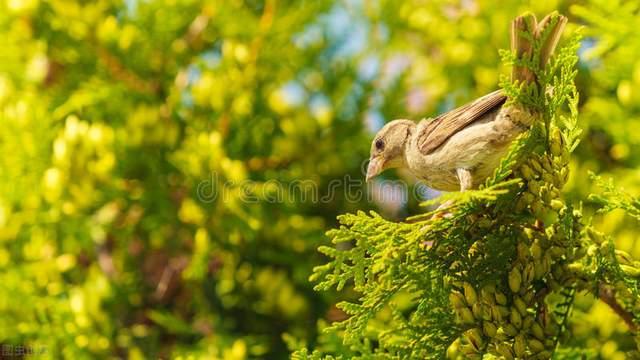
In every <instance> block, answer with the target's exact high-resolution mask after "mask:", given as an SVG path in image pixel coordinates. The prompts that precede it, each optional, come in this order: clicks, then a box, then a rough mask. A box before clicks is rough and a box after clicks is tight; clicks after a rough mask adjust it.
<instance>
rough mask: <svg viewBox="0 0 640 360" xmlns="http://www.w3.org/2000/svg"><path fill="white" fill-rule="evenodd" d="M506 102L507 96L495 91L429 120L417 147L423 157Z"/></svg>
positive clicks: (420, 135)
mask: <svg viewBox="0 0 640 360" xmlns="http://www.w3.org/2000/svg"><path fill="white" fill-rule="evenodd" d="M506 100H507V96H506V95H505V94H504V93H503V92H502V90H496V91H494V92H492V93H490V94H487V95H485V96H483V97H481V98H479V99H477V100H475V101H473V102H471V103H469V104H466V105H463V106H460V107H459V108H457V109H454V110H451V111H449V112H447V113H444V114H442V115H440V116H438V117H437V118H435V119H433V120H431V121H430V122H429V123H428V124H427V125H426V126H425V128H424V131H423V132H422V133H421V134H419V136H418V139H417V142H418V144H417V145H418V148H419V149H420V152H421V153H423V154H424V155H428V154H430V153H432V152H433V151H435V150H436V149H437V148H439V147H440V146H441V145H442V144H444V142H445V141H447V139H449V138H450V137H451V136H453V135H454V134H456V133H457V132H458V131H460V130H461V129H463V128H465V127H466V126H467V125H469V124H471V123H473V122H474V121H476V120H478V119H479V118H481V117H482V116H483V115H485V114H486V113H488V112H490V111H492V110H494V109H496V108H497V107H500V106H502V104H504V102H505V101H506Z"/></svg>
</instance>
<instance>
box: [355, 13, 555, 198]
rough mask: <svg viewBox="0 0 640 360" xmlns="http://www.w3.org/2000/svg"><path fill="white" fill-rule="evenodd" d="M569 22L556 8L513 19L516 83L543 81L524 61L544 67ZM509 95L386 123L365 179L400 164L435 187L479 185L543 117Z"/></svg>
mask: <svg viewBox="0 0 640 360" xmlns="http://www.w3.org/2000/svg"><path fill="white" fill-rule="evenodd" d="M566 23H567V18H566V17H564V16H562V15H560V14H558V13H557V12H553V13H551V14H549V15H547V16H546V17H544V18H543V19H542V20H541V21H540V22H537V20H536V18H535V15H533V14H531V13H528V14H524V15H521V16H518V17H516V18H515V19H514V20H513V22H512V23H511V50H512V52H513V54H514V55H515V57H516V59H519V60H520V61H516V62H515V64H514V66H513V68H512V72H511V81H512V82H514V83H515V84H519V85H524V86H528V85H533V86H539V84H538V79H537V77H536V74H535V72H534V71H532V70H531V68H532V67H531V66H526V65H525V64H526V63H527V62H528V63H529V64H532V63H533V61H534V59H535V60H539V61H540V63H539V65H540V66H539V69H544V67H545V66H546V65H547V64H548V62H549V59H550V58H551V56H552V55H553V52H554V50H555V48H556V46H557V44H558V42H559V39H560V36H561V35H562V32H563V30H564V27H565V25H566ZM536 38H538V39H540V41H539V42H538V43H539V47H538V48H536V46H535V45H534V43H535V41H533V40H534V39H536ZM535 54H537V55H538V56H535ZM508 100H509V99H508V98H507V96H506V94H505V93H504V91H503V90H496V91H493V92H491V93H489V94H487V95H484V96H482V97H480V98H478V99H476V100H474V101H472V102H470V103H468V104H465V105H462V106H460V107H459V108H456V109H453V110H451V111H449V112H446V113H444V114H442V115H439V116H437V117H435V118H433V119H425V120H422V121H420V122H419V123H416V122H414V121H412V120H407V119H396V120H393V121H391V122H389V123H387V124H386V125H385V126H383V127H382V129H380V130H379V131H378V133H377V134H376V136H375V137H374V139H373V141H372V143H371V150H370V158H369V165H368V167H367V173H366V181H370V180H371V179H372V178H373V177H375V176H377V175H378V174H380V173H381V172H382V171H384V170H386V169H392V168H400V169H408V170H409V171H410V172H411V173H412V174H413V175H415V176H416V177H417V178H418V179H420V180H422V181H423V182H424V183H425V184H426V185H427V186H429V187H431V188H433V189H436V190H440V191H465V190H469V189H475V188H477V187H478V186H479V185H480V184H482V183H484V181H485V180H486V178H487V177H489V176H491V175H492V174H493V172H494V170H495V168H496V167H497V166H498V165H499V163H500V161H501V159H502V157H503V156H504V155H506V153H507V152H508V150H509V147H510V144H511V143H512V142H513V140H515V139H516V138H517V137H518V136H519V135H520V134H522V133H523V132H525V131H527V130H528V129H530V128H531V126H532V125H533V123H534V122H535V121H536V119H538V118H539V113H538V112H537V111H536V110H535V109H531V108H530V107H528V106H525V105H524V104H520V103H518V102H517V101H512V102H509V101H508ZM443 205H444V204H443ZM443 205H441V207H442V206H443Z"/></svg>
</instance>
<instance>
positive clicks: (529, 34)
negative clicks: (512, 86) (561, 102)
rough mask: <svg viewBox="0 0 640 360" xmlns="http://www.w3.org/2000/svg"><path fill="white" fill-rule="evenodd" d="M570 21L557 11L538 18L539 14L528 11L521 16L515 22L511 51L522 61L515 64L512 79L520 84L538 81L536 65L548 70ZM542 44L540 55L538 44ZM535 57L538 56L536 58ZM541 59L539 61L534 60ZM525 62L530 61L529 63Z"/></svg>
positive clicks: (512, 31) (512, 29)
mask: <svg viewBox="0 0 640 360" xmlns="http://www.w3.org/2000/svg"><path fill="white" fill-rule="evenodd" d="M566 24H567V18H566V17H564V16H562V15H560V14H559V13H558V12H557V11H554V12H552V13H551V14H549V15H547V16H545V17H544V19H542V20H541V21H540V22H537V21H536V17H535V15H533V14H531V13H528V14H524V15H521V16H518V17H517V18H515V20H513V22H512V23H511V50H512V51H513V52H514V54H515V56H516V59H518V60H519V61H520V63H519V64H514V66H513V70H512V73H511V80H512V81H516V82H518V83H523V82H524V83H533V82H537V79H536V75H535V73H534V72H533V71H532V68H538V69H540V70H544V68H545V66H546V65H547V63H548V62H549V59H550V58H551V56H552V55H553V52H554V51H555V49H556V46H557V45H558V41H559V40H560V36H561V35H562V31H563V30H564V27H565V25H566ZM536 43H537V44H539V45H538V46H540V48H539V56H535V54H534V53H536V51H535V49H534V47H536V45H534V44H536ZM534 56H535V57H536V59H534ZM534 60H537V61H539V63H538V64H535V63H533V61H534ZM525 64H530V65H529V66H526V65H525Z"/></svg>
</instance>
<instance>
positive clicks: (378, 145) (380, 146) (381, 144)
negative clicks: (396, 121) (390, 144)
mask: <svg viewBox="0 0 640 360" xmlns="http://www.w3.org/2000/svg"><path fill="white" fill-rule="evenodd" d="M376 149H377V150H382V149H384V141H382V140H381V139H378V140H376Z"/></svg>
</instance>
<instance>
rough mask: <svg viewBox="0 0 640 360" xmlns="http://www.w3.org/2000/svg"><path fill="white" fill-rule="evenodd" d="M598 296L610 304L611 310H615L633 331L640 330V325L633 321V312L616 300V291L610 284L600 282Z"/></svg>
mask: <svg viewBox="0 0 640 360" xmlns="http://www.w3.org/2000/svg"><path fill="white" fill-rule="evenodd" d="M598 297H599V298H600V300H602V301H603V302H604V303H605V304H607V305H609V307H610V308H611V310H613V311H614V312H615V313H616V314H618V316H620V317H621V318H622V320H624V322H625V323H626V324H627V326H629V329H631V331H633V332H637V331H638V326H637V325H636V323H634V322H633V314H631V313H630V312H628V311H627V310H625V309H624V308H623V307H622V306H621V305H620V304H619V303H618V301H617V300H616V297H615V293H614V291H613V289H612V288H611V287H610V286H607V285H605V284H600V286H598Z"/></svg>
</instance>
